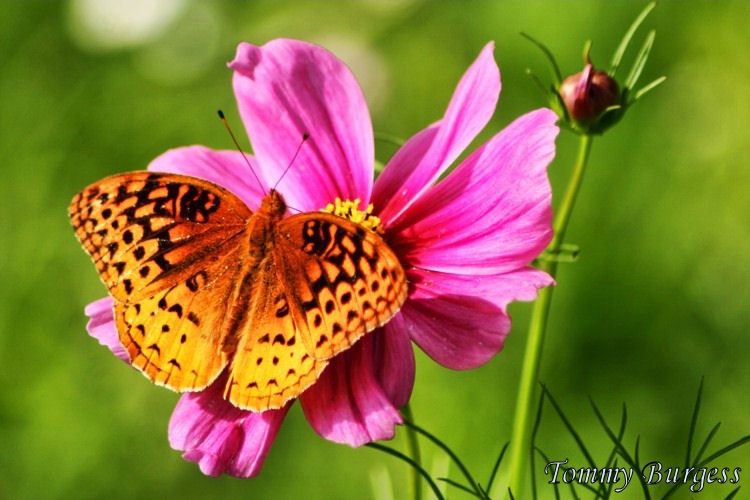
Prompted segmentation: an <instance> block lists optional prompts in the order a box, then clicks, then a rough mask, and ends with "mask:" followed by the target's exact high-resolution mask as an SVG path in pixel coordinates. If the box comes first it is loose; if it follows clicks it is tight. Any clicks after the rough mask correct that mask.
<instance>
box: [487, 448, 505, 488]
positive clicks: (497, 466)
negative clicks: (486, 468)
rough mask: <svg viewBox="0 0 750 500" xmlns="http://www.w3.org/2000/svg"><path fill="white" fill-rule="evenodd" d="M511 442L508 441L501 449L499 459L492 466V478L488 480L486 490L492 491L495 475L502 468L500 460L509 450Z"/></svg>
mask: <svg viewBox="0 0 750 500" xmlns="http://www.w3.org/2000/svg"><path fill="white" fill-rule="evenodd" d="M509 444H510V441H508V442H506V443H505V445H503V449H502V450H500V455H498V457H497V460H495V465H494V466H493V467H492V473H491V474H490V479H489V480H488V481H487V488H485V490H487V491H490V490H491V489H492V483H493V482H494V481H495V476H497V471H498V470H500V462H502V461H503V457H504V456H505V452H506V451H507V450H508V445H509Z"/></svg>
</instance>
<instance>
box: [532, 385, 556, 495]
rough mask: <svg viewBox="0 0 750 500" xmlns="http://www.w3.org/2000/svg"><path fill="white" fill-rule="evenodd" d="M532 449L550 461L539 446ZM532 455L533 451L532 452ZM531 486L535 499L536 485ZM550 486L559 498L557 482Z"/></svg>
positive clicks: (546, 460)
mask: <svg viewBox="0 0 750 500" xmlns="http://www.w3.org/2000/svg"><path fill="white" fill-rule="evenodd" d="M542 396H543V395H542ZM534 450H536V452H537V453H539V454H540V455H541V456H542V458H543V459H544V461H545V462H547V463H550V462H551V460H550V459H549V457H548V456H547V455H546V454H545V453H544V452H543V451H542V450H541V449H540V448H539V447H537V446H534ZM532 455H533V453H532ZM532 486H534V488H532V492H533V495H532V497H531V498H534V499H536V498H537V496H536V487H535V486H536V485H535V484H533V483H532ZM552 486H553V487H554V488H553V489H554V490H555V498H557V500H560V491H559V489H558V487H557V483H552Z"/></svg>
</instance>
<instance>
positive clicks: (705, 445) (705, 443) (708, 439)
mask: <svg viewBox="0 0 750 500" xmlns="http://www.w3.org/2000/svg"><path fill="white" fill-rule="evenodd" d="M719 427H721V422H716V425H714V426H713V427H712V428H711V431H710V432H709V433H708V435H707V436H706V439H705V441H703V446H701V448H700V450H698V453H696V454H695V459H694V460H693V462H692V463H695V462H697V461H699V460H700V459H701V458H702V457H703V454H704V453H705V452H706V448H708V444H709V443H710V442H711V440H712V439H713V437H714V436H715V435H716V431H718V430H719Z"/></svg>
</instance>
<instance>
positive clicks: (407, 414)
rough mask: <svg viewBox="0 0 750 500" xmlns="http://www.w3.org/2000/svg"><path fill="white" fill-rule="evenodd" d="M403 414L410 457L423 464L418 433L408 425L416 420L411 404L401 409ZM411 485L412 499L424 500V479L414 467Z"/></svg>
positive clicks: (411, 469) (411, 473) (411, 470)
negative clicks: (422, 499)
mask: <svg viewBox="0 0 750 500" xmlns="http://www.w3.org/2000/svg"><path fill="white" fill-rule="evenodd" d="M401 412H402V413H403V414H404V420H406V423H407V425H405V426H404V427H406V446H407V448H408V449H409V455H410V456H411V458H412V460H414V462H416V463H417V464H421V463H422V457H421V456H420V453H419V441H417V431H416V430H415V429H414V428H413V427H412V426H411V425H408V423H410V422H413V421H414V418H413V417H412V414H411V407H410V406H409V403H407V404H406V405H405V406H404V407H403V408H401ZM410 479H411V481H410V483H411V497H412V498H413V499H414V500H420V499H421V498H422V478H421V474H420V473H419V470H417V469H416V468H414V467H411V468H410Z"/></svg>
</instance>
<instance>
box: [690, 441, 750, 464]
mask: <svg viewBox="0 0 750 500" xmlns="http://www.w3.org/2000/svg"><path fill="white" fill-rule="evenodd" d="M747 443H750V434H748V435H747V436H744V437H741V438H740V439H738V440H737V441H735V442H734V443H731V444H728V445H727V446H725V447H724V448H722V449H720V450H719V451H716V452H714V453H713V454H712V455H710V456H708V457H707V458H706V459H705V460H702V461H701V462H699V463H698V467H701V466H703V465H706V464H708V463H711V462H713V461H714V460H715V459H717V458H719V457H720V456H722V455H725V454H727V453H729V452H730V451H732V450H733V449H735V448H739V447H740V446H742V445H744V444H747Z"/></svg>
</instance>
